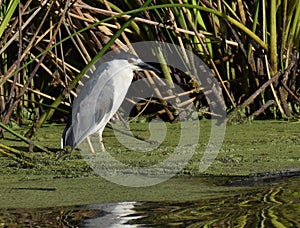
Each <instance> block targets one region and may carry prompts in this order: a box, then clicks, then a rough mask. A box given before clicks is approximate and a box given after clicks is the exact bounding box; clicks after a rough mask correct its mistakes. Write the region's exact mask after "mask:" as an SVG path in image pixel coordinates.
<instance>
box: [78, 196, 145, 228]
mask: <svg viewBox="0 0 300 228" xmlns="http://www.w3.org/2000/svg"><path fill="white" fill-rule="evenodd" d="M139 204H140V203H137V202H118V203H107V204H94V205H89V206H88V207H87V208H88V209H97V210H102V211H104V212H105V215H104V216H101V217H97V218H93V219H88V220H85V222H84V227H101V228H106V227H112V228H134V227H140V226H139V225H130V224H128V222H129V221H130V220H134V219H138V218H141V216H136V215H134V214H135V213H136V211H135V210H134V207H135V205H139Z"/></svg>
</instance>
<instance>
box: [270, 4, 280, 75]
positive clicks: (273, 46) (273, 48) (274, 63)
mask: <svg viewBox="0 0 300 228" xmlns="http://www.w3.org/2000/svg"><path fill="white" fill-rule="evenodd" d="M270 4H271V7H270V8H271V9H270V65H271V69H272V72H271V75H272V76H273V74H274V73H273V72H277V70H278V56H277V28H276V13H277V7H276V1H271V3H270Z"/></svg>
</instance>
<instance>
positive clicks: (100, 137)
mask: <svg viewBox="0 0 300 228" xmlns="http://www.w3.org/2000/svg"><path fill="white" fill-rule="evenodd" d="M98 135H99V144H100V151H101V152H106V149H105V147H104V144H103V141H102V132H101V133H100V132H99V133H98Z"/></svg>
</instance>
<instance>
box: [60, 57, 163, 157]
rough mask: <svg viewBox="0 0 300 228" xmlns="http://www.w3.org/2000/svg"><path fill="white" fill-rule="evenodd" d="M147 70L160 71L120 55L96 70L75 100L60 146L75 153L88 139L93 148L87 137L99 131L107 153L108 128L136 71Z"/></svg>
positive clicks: (102, 146)
mask: <svg viewBox="0 0 300 228" xmlns="http://www.w3.org/2000/svg"><path fill="white" fill-rule="evenodd" d="M145 69H147V70H153V71H156V72H159V71H158V70H157V69H156V68H154V67H152V66H151V65H149V64H146V63H144V62H143V61H142V60H141V59H139V58H138V57H136V56H135V55H132V54H128V53H123V54H120V55H118V56H116V57H115V58H114V59H113V60H111V61H108V62H104V63H102V64H101V65H100V66H99V67H97V69H96V70H95V72H94V73H93V74H92V75H91V76H90V78H89V79H88V80H87V81H86V82H85V83H84V86H82V88H81V89H80V91H79V93H78V94H77V97H76V98H75V99H74V101H73V105H72V115H71V118H70V119H69V120H68V124H67V126H66V128H65V130H64V131H63V134H62V138H61V147H62V148H64V147H65V146H70V147H71V149H72V150H73V149H74V148H75V147H76V146H78V145H79V144H80V143H81V142H82V141H83V140H84V139H86V138H87V139H88V142H89V144H90V146H91V142H90V140H89V137H88V136H90V135H92V134H94V133H96V132H97V133H98V135H99V141H100V150H102V151H103V150H105V148H104V145H103V143H102V132H103V130H104V128H105V125H106V124H107V123H108V121H109V120H110V119H111V118H112V117H113V115H114V114H115V113H116V112H117V110H118V109H119V107H120V106H121V104H122V102H123V100H124V99H125V96H126V93H127V91H128V88H129V86H130V84H131V81H132V79H133V71H136V70H145ZM91 149H92V148H91ZM92 152H93V149H92Z"/></svg>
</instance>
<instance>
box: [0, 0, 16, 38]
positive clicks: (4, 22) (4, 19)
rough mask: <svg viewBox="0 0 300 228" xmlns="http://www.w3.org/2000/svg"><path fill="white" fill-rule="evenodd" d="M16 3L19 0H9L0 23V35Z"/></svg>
mask: <svg viewBox="0 0 300 228" xmlns="http://www.w3.org/2000/svg"><path fill="white" fill-rule="evenodd" d="M18 4H19V0H13V1H9V4H8V9H7V12H6V13H5V16H4V18H3V20H2V23H1V24H0V37H1V36H2V34H3V32H4V31H5V29H6V27H7V26H8V24H9V20H10V18H11V17H12V15H13V13H14V12H15V10H16V8H17V6H18ZM1 7H2V6H1Z"/></svg>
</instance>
